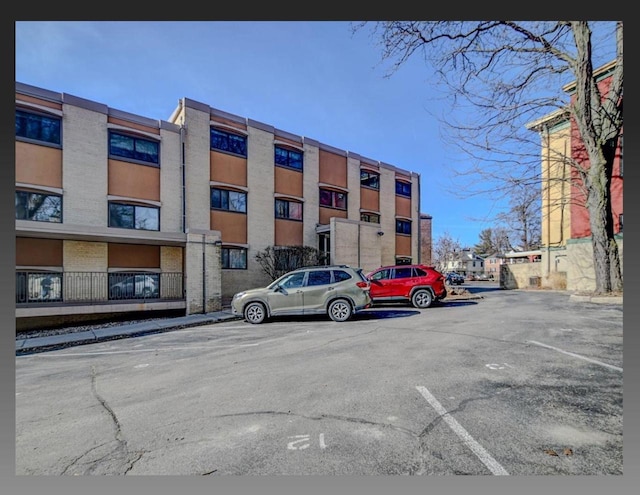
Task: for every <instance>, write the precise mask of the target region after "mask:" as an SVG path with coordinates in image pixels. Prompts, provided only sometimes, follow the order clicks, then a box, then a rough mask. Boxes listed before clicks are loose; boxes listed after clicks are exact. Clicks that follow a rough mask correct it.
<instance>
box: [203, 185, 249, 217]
mask: <svg viewBox="0 0 640 495" xmlns="http://www.w3.org/2000/svg"><path fill="white" fill-rule="evenodd" d="M211 208H213V209H216V210H227V211H236V212H239V213H246V212H247V193H244V192H238V191H229V190H227V189H216V188H211Z"/></svg>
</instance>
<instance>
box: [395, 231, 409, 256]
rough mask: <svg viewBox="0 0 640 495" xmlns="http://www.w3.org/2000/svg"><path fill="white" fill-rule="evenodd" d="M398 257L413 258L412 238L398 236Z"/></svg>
mask: <svg viewBox="0 0 640 495" xmlns="http://www.w3.org/2000/svg"><path fill="white" fill-rule="evenodd" d="M396 255H397V256H411V236H408V235H396Z"/></svg>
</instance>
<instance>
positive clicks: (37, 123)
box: [16, 110, 61, 144]
mask: <svg viewBox="0 0 640 495" xmlns="http://www.w3.org/2000/svg"><path fill="white" fill-rule="evenodd" d="M60 122H61V120H60V118H59V117H53V116H49V115H40V114H36V113H30V112H25V111H23V110H16V136H19V137H23V138H27V139H33V140H35V141H43V142H45V143H51V144H60V143H61V141H60Z"/></svg>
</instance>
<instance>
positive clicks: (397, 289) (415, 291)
mask: <svg viewBox="0 0 640 495" xmlns="http://www.w3.org/2000/svg"><path fill="white" fill-rule="evenodd" d="M367 278H368V279H369V281H370V282H371V290H370V292H369V294H370V295H371V299H372V300H373V303H374V304H376V303H383V302H403V301H406V302H410V303H411V304H413V306H415V307H416V308H428V307H429V306H431V304H432V303H433V302H434V301H439V300H441V299H444V298H445V297H447V289H446V287H445V283H444V275H442V273H440V272H439V271H438V270H436V269H435V268H434V267H432V266H426V265H396V266H383V267H380V268H378V269H377V270H374V271H372V272H371V273H369V274H367Z"/></svg>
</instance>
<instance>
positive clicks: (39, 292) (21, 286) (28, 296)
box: [16, 272, 62, 303]
mask: <svg viewBox="0 0 640 495" xmlns="http://www.w3.org/2000/svg"><path fill="white" fill-rule="evenodd" d="M53 301H62V273H60V272H42V273H34V272H16V303H26V302H53Z"/></svg>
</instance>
